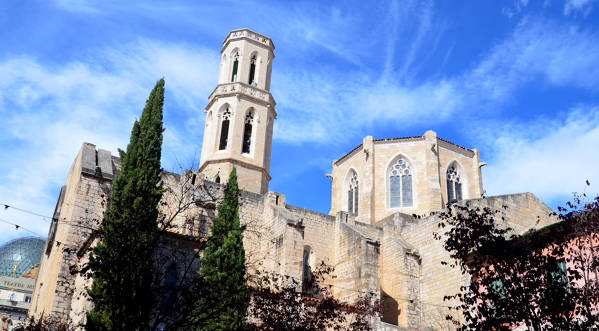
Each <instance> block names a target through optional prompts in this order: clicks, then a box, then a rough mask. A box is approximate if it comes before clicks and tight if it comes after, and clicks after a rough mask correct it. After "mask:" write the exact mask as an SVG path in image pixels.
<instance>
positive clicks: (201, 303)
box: [192, 168, 250, 330]
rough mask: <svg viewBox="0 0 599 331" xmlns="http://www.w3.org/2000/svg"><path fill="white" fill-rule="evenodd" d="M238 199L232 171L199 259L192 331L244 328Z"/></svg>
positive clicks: (246, 293) (245, 302) (246, 298)
mask: <svg viewBox="0 0 599 331" xmlns="http://www.w3.org/2000/svg"><path fill="white" fill-rule="evenodd" d="M238 199H239V188H238V186H237V173H236V170H235V168H233V170H232V171H231V174H230V176H229V181H228V183H227V185H226V187H225V196H224V200H223V202H222V204H221V205H220V206H219V207H218V215H217V216H216V218H215V219H214V225H213V227H212V234H211V236H210V237H209V238H208V242H207V244H206V249H205V251H204V255H203V256H202V259H201V265H202V268H201V271H200V277H199V284H198V285H199V286H198V291H199V293H198V294H199V299H198V301H197V302H196V305H195V307H194V311H193V314H192V324H193V327H194V329H195V330H240V329H242V328H243V327H244V326H245V316H246V310H247V307H248V304H249V298H250V297H249V291H248V288H247V281H246V275H245V250H244V248H243V228H242V227H241V226H240V223H239V200H238Z"/></svg>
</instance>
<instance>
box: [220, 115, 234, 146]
mask: <svg viewBox="0 0 599 331" xmlns="http://www.w3.org/2000/svg"><path fill="white" fill-rule="evenodd" d="M230 119H231V111H230V110H229V108H227V109H226V110H225V111H224V112H223V114H222V123H221V126H220V141H219V144H218V149H219V150H224V149H227V141H228V139H229V121H230Z"/></svg>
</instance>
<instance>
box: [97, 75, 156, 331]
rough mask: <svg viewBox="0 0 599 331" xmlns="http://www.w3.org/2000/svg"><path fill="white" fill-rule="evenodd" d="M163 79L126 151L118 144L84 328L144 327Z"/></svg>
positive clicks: (148, 305) (148, 299) (153, 231)
mask: <svg viewBox="0 0 599 331" xmlns="http://www.w3.org/2000/svg"><path fill="white" fill-rule="evenodd" d="M163 104H164V79H160V80H159V81H158V82H157V83H156V86H155V87H154V89H153V90H152V92H151V93H150V97H149V98H148V100H147V101H146V106H145V108H144V110H143V113H142V115H141V118H140V119H139V120H138V121H135V123H134V124H133V129H132V130H131V139H130V142H129V145H128V146H127V151H126V152H123V151H121V150H119V152H120V156H121V170H120V171H119V173H118V175H117V177H116V179H115V180H114V184H113V187H112V196H111V202H110V206H109V208H108V209H107V210H106V212H105V213H104V220H103V221H102V224H101V225H100V228H99V230H98V232H99V238H100V242H99V244H98V245H97V246H96V247H95V248H94V249H93V251H92V255H91V258H90V262H89V270H90V271H91V276H92V277H93V284H92V287H91V289H90V290H89V294H90V296H91V298H92V300H93V302H94V309H93V310H92V311H90V312H89V313H88V315H87V326H86V327H87V329H88V330H144V329H147V328H148V325H149V321H148V319H149V317H148V316H149V314H150V311H151V309H152V304H153V300H152V291H151V290H150V286H151V282H152V262H151V254H152V248H153V246H154V243H155V237H156V231H157V228H156V220H157V217H158V209H157V206H158V202H159V201H160V199H161V197H162V193H163V189H162V185H161V178H160V173H161V168H160V157H161V148H162V132H163V131H164V129H163V126H162V106H163Z"/></svg>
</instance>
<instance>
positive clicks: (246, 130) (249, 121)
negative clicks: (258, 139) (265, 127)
mask: <svg viewBox="0 0 599 331" xmlns="http://www.w3.org/2000/svg"><path fill="white" fill-rule="evenodd" d="M244 123H245V124H244V126H243V144H242V146H241V152H242V153H246V154H249V153H250V149H251V147H252V125H253V124H254V112H253V111H252V110H251V109H250V110H249V111H248V113H247V115H245V121H244Z"/></svg>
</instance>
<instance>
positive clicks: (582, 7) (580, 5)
mask: <svg viewBox="0 0 599 331" xmlns="http://www.w3.org/2000/svg"><path fill="white" fill-rule="evenodd" d="M593 2H595V0H566V2H565V4H564V15H566V16H569V15H575V14H582V15H583V16H586V15H588V14H589V13H590V12H591V9H592V4H593Z"/></svg>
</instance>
